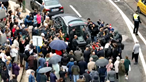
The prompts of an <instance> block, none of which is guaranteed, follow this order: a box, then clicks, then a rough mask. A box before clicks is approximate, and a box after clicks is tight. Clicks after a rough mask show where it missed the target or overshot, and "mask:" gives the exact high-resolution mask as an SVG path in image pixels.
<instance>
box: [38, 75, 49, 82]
mask: <svg viewBox="0 0 146 82" xmlns="http://www.w3.org/2000/svg"><path fill="white" fill-rule="evenodd" d="M39 78H40V82H47V76H46V75H42V74H41V75H40V77H39Z"/></svg>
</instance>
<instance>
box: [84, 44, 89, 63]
mask: <svg viewBox="0 0 146 82" xmlns="http://www.w3.org/2000/svg"><path fill="white" fill-rule="evenodd" d="M90 54H91V52H90V50H89V48H88V47H86V49H85V51H84V58H85V61H86V63H88V62H89V58H90Z"/></svg>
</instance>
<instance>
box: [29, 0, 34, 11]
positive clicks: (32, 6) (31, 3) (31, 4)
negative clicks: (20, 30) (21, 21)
mask: <svg viewBox="0 0 146 82" xmlns="http://www.w3.org/2000/svg"><path fill="white" fill-rule="evenodd" d="M30 6H31V8H32V10H34V4H33V2H32V1H30Z"/></svg>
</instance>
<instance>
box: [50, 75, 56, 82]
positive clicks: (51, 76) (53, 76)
mask: <svg viewBox="0 0 146 82" xmlns="http://www.w3.org/2000/svg"><path fill="white" fill-rule="evenodd" d="M56 80H57V77H56V76H55V74H54V73H50V82H56Z"/></svg>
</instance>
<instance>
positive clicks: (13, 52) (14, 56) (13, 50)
mask: <svg viewBox="0 0 146 82" xmlns="http://www.w3.org/2000/svg"><path fill="white" fill-rule="evenodd" d="M10 55H11V57H12V63H13V62H14V61H15V60H16V59H17V55H18V48H16V46H15V44H12V46H11V51H10Z"/></svg>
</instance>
